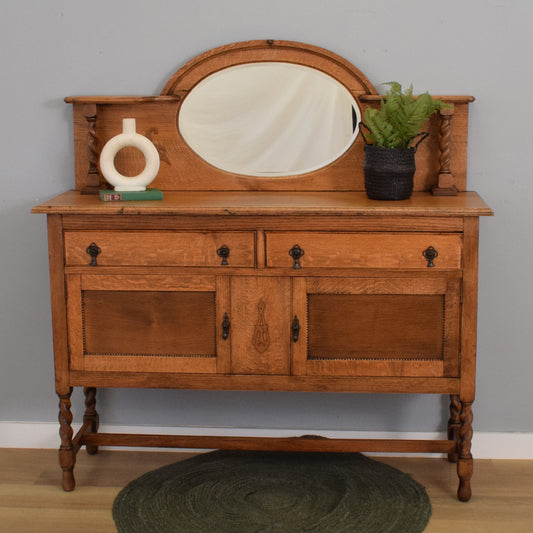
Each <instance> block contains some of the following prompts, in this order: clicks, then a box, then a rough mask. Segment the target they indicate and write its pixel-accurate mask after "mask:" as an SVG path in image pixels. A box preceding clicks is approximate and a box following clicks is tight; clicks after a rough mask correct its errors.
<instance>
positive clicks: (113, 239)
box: [65, 231, 255, 267]
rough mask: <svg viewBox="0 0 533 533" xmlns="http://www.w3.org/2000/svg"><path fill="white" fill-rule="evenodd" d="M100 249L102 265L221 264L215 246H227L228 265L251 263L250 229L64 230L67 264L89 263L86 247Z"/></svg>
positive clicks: (246, 265) (98, 256)
mask: <svg viewBox="0 0 533 533" xmlns="http://www.w3.org/2000/svg"><path fill="white" fill-rule="evenodd" d="M92 243H94V244H96V246H97V247H98V248H99V249H100V252H99V253H98V255H97V257H96V263H97V265H101V266H136V265H139V266H200V267H201V266H220V265H222V263H223V257H221V256H220V255H219V253H218V250H219V249H220V248H222V247H223V246H224V245H225V246H227V247H228V248H229V256H228V257H227V259H226V262H227V265H228V266H232V267H253V266H254V264H255V234H254V233H253V232H205V233H203V232H172V231H168V232H164V231H160V232H151V231H146V232H142V231H139V232H135V231H69V232H66V233H65V261H66V264H67V265H69V266H78V265H85V266H86V265H90V264H91V256H90V255H89V253H88V251H87V248H88V247H89V246H90V245H91V244H92Z"/></svg>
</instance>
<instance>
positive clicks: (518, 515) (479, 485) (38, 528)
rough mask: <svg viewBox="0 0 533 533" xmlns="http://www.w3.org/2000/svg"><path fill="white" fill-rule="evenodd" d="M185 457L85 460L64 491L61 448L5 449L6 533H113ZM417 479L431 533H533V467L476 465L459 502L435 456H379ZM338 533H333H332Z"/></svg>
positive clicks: (2, 519) (0, 486)
mask: <svg viewBox="0 0 533 533" xmlns="http://www.w3.org/2000/svg"><path fill="white" fill-rule="evenodd" d="M190 456H191V454H184V453H179V452H136V451H106V450H103V451H101V452H99V454H98V455H96V456H88V455H87V454H86V453H85V452H84V451H83V450H82V451H81V452H80V453H79V454H78V460H77V464H76V468H75V474H76V481H77V488H76V490H74V491H73V492H70V493H66V492H63V490H62V489H61V487H60V469H59V466H58V463H57V452H55V451H54V450H28V449H24V450H21V449H0V531H6V532H9V533H27V532H28V533H30V532H39V533H47V532H60V533H70V532H73V533H86V532H87V533H89V532H91V533H95V532H96V533H107V532H114V531H116V530H115V527H114V524H113V519H112V517H111V506H112V504H113V500H114V499H115V497H116V495H117V494H118V492H119V491H120V489H121V488H122V487H124V486H125V485H126V484H127V483H128V482H129V481H131V480H133V479H135V478H137V477H138V476H140V475H142V474H144V473H146V472H148V471H150V470H153V469H155V468H158V467H160V466H163V465H166V464H169V463H172V462H175V461H178V460H181V459H184V458H187V457H190ZM378 460H380V461H383V462H386V463H388V464H390V465H392V466H394V467H396V468H399V469H400V470H402V471H403V472H406V473H409V474H411V475H412V476H413V477H414V478H415V479H416V480H417V481H418V482H419V483H421V484H422V485H424V486H425V487H426V489H427V491H428V494H429V497H430V499H431V503H432V506H433V515H432V518H431V521H430V523H429V526H428V527H427V529H426V532H427V533H449V532H454V533H533V461H502V460H477V461H475V464H474V468H475V472H474V478H473V479H472V489H473V497H472V500H471V501H470V502H468V503H461V502H459V501H457V499H456V497H455V491H456V488H457V477H456V474H455V465H452V464H450V463H448V462H447V461H446V460H444V459H435V458H392V457H387V458H378ZM332 533H333V532H332Z"/></svg>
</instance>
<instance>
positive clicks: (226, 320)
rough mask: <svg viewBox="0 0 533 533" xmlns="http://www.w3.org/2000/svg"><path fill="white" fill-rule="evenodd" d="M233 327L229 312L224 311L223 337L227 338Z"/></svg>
mask: <svg viewBox="0 0 533 533" xmlns="http://www.w3.org/2000/svg"><path fill="white" fill-rule="evenodd" d="M230 327H231V324H230V321H229V316H228V313H224V316H223V317H222V339H223V340H227V338H228V337H229V328H230Z"/></svg>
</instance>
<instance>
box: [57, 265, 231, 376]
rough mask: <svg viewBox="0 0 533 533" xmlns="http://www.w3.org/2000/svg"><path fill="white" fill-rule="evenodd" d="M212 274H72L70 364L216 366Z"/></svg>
mask: <svg viewBox="0 0 533 533" xmlns="http://www.w3.org/2000/svg"><path fill="white" fill-rule="evenodd" d="M218 285H223V282H221V281H218V282H217V281H216V280H215V278H214V277H197V278H196V279H195V280H194V282H192V283H188V280H187V279H185V280H180V279H179V278H175V277H172V276H142V277H141V276H139V277H136V276H127V277H126V276H120V275H117V276H98V275H87V276H83V275H78V274H69V275H67V291H68V295H67V317H68V318H67V319H68V337H69V346H70V350H71V358H70V367H71V369H72V370H85V371H91V370H93V371H120V372H198V373H213V372H216V371H217V370H218V369H219V368H220V367H223V366H224V364H225V363H224V358H225V357H227V355H226V354H227V351H226V350H224V349H222V350H220V349H219V345H220V340H219V336H218V335H217V333H218V327H217V318H216V314H217V311H216V309H217V297H216V292H217V286H218Z"/></svg>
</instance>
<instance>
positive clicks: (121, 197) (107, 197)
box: [100, 189, 163, 202]
mask: <svg viewBox="0 0 533 533" xmlns="http://www.w3.org/2000/svg"><path fill="white" fill-rule="evenodd" d="M162 199H163V192H162V191H160V190H159V189H146V190H145V191H115V190H113V189H101V190H100V200H102V202H131V201H132V200H162Z"/></svg>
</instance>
